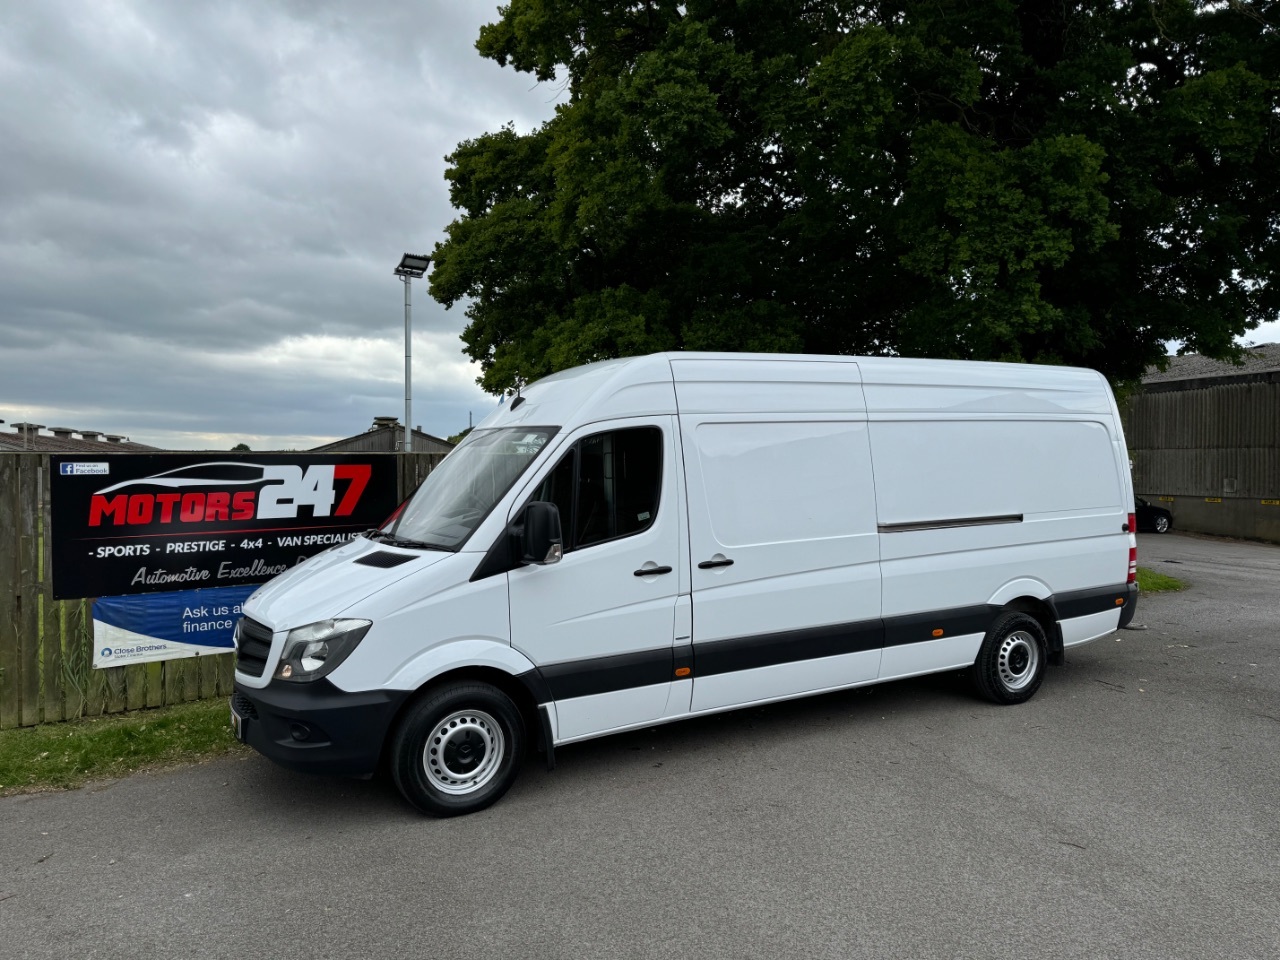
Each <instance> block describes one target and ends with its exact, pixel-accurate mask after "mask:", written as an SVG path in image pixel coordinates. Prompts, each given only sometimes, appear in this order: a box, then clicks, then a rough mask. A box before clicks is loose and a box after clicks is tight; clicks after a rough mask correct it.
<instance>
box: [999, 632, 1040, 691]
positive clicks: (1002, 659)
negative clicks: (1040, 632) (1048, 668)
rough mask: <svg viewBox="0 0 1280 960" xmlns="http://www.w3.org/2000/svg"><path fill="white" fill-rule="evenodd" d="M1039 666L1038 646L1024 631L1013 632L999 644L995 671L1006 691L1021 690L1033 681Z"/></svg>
mask: <svg viewBox="0 0 1280 960" xmlns="http://www.w3.org/2000/svg"><path fill="white" fill-rule="evenodd" d="M1039 666H1040V644H1038V643H1037V642H1036V638H1035V637H1033V636H1032V635H1031V634H1029V633H1027V632H1026V631H1025V630H1015V631H1014V632H1013V633H1011V634H1009V636H1007V637H1005V638H1004V640H1003V642H1001V644H1000V653H999V654H998V656H997V658H996V669H997V670H998V671H999V673H1000V682H1001V683H1002V684H1004V686H1005V689H1006V690H1021V689H1023V688H1024V687H1026V686H1027V685H1028V684H1030V683H1031V681H1032V680H1034V679H1035V676H1036V670H1037V669H1038V668H1039Z"/></svg>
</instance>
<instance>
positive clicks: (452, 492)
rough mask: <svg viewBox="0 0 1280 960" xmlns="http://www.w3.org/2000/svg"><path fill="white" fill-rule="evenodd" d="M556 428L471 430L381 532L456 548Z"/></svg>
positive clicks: (416, 543)
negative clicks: (389, 524)
mask: <svg viewBox="0 0 1280 960" xmlns="http://www.w3.org/2000/svg"><path fill="white" fill-rule="evenodd" d="M555 433H556V428H555V427H504V428H502V429H499V430H473V431H472V432H471V433H470V434H469V435H468V436H467V438H466V439H465V440H463V441H462V443H460V444H459V445H458V446H457V447H456V448H455V449H453V450H452V451H450V453H449V455H448V456H447V457H445V458H444V460H443V461H442V462H441V464H440V466H438V467H436V468H435V469H434V470H432V471H431V473H429V474H428V475H427V479H425V480H424V481H422V486H420V487H419V488H418V490H417V492H416V493H414V495H413V496H412V497H410V498H409V501H408V502H407V503H406V504H405V505H404V509H403V510H401V511H400V515H399V516H398V517H396V519H395V521H394V522H393V523H392V524H391V526H390V527H389V528H386V529H384V530H383V532H382V536H386V537H389V538H394V539H395V540H397V541H401V542H402V544H403V545H404V546H414V547H421V548H426V549H436V550H457V549H458V548H459V547H461V546H462V544H463V542H464V541H465V540H466V539H467V538H468V537H469V536H471V534H472V532H473V531H474V530H475V529H476V527H478V526H480V522H481V521H482V520H484V518H485V517H487V516H488V515H489V511H490V510H492V509H493V508H494V505H495V504H497V502H498V501H499V500H501V499H502V497H503V495H504V494H505V493H506V492H507V491H508V490H510V489H511V485H512V484H513V483H515V482H516V479H517V478H518V477H519V476H520V475H521V474H522V473H524V471H525V470H526V469H528V466H529V464H531V463H532V462H533V461H534V460H535V459H536V458H537V456H538V454H539V453H541V452H542V450H543V448H544V447H545V446H546V445H547V441H548V440H550V439H551V438H552V437H553V436H555Z"/></svg>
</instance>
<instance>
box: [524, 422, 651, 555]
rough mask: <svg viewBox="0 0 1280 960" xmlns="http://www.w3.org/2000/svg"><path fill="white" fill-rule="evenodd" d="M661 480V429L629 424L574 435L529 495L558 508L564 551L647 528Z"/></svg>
mask: <svg viewBox="0 0 1280 960" xmlns="http://www.w3.org/2000/svg"><path fill="white" fill-rule="evenodd" d="M661 485H662V431H661V430H659V429H658V428H657V427H632V428H629V429H626V430H610V431H608V432H606V433H597V434H594V435H593V436H590V437H585V438H583V439H582V440H580V441H578V443H577V444H575V445H574V447H573V449H572V450H570V451H569V452H568V453H567V454H565V456H564V457H563V459H561V461H560V462H559V463H558V464H557V465H556V468H555V469H554V470H553V471H551V473H550V474H548V476H547V477H546V479H544V480H543V481H542V483H541V484H540V485H539V487H538V490H537V492H535V493H534V496H533V499H535V500H545V501H548V502H550V503H554V504H555V505H556V506H557V507H558V508H559V509H560V525H561V528H562V530H563V532H564V541H565V543H564V548H565V551H566V552H568V551H570V550H576V549H579V548H581V547H588V546H591V545H592V544H595V543H603V542H605V541H606V540H616V539H618V538H620V537H627V536H631V535H632V534H635V533H640V532H641V531H643V530H647V529H648V528H649V527H650V526H651V525H652V524H653V518H654V517H655V516H656V515H657V513H658V493H659V490H660V489H661Z"/></svg>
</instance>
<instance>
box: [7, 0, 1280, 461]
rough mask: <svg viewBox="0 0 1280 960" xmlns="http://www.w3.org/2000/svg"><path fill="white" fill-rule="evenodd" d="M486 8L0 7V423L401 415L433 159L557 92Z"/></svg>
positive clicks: (200, 433)
mask: <svg viewBox="0 0 1280 960" xmlns="http://www.w3.org/2000/svg"><path fill="white" fill-rule="evenodd" d="M495 18H496V3H494V2H493V0H488V2H486V0H404V2H400V3H394V4H392V3H381V4H369V3H356V2H354V0H350V2H349V0H220V2H218V3H175V2H172V0H38V2H37V0H0V419H4V420H6V421H8V423H9V424H12V423H14V422H18V421H35V422H37V423H42V424H46V425H48V426H67V427H71V428H74V429H93V430H99V431H104V432H107V433H119V434H124V435H127V436H129V437H130V438H131V439H134V440H137V441H139V442H142V443H150V444H154V445H156V446H160V447H167V448H174V449H198V448H207V449H228V448H230V447H231V446H233V445H234V444H236V443H239V442H245V443H248V444H249V445H250V446H251V447H253V448H254V449H272V448H276V449H279V448H305V447H311V446H315V445H317V444H319V443H322V442H324V441H326V440H330V439H335V438H338V437H342V436H347V435H350V434H354V433H358V432H360V431H362V430H364V429H366V428H367V427H368V426H369V425H370V423H371V421H372V418H373V417H374V416H376V415H401V414H402V413H403V410H404V399H403V398H404V393H403V364H404V340H403V336H404V327H403V323H404V313H403V287H402V285H401V284H400V283H399V281H397V280H396V279H395V277H393V276H392V273H391V271H392V268H393V267H394V266H395V264H396V263H397V262H398V261H399V258H400V255H401V254H402V253H403V252H405V251H406V250H408V251H414V252H429V251H430V250H431V248H432V247H433V246H434V244H435V243H436V241H437V240H439V239H441V237H442V235H443V228H444V227H445V225H446V224H448V223H449V221H450V220H451V219H453V211H452V209H451V208H450V206H449V203H448V197H447V192H446V185H445V182H444V179H443V173H444V167H445V164H444V159H443V158H444V156H445V154H447V153H449V152H450V151H451V150H452V149H453V148H454V146H455V145H456V144H457V143H458V142H460V141H461V140H464V139H467V138H470V137H474V136H476V135H478V134H480V133H482V132H485V131H489V130H495V129H497V128H498V127H500V126H502V125H503V124H505V123H513V124H515V126H516V128H517V129H518V130H521V131H525V130H529V129H531V128H532V127H534V126H536V125H537V124H539V123H540V122H542V121H543V120H545V119H547V118H549V117H550V116H551V115H552V112H553V111H554V108H555V103H556V100H557V98H558V96H560V91H559V89H558V88H557V86H556V85H555V84H542V85H539V84H536V83H535V82H534V81H533V79H532V78H530V77H529V76H527V75H524V74H517V73H516V72H514V71H513V70H510V69H503V68H500V67H499V66H497V64H495V63H493V62H491V61H488V60H483V59H481V58H480V57H479V55H478V54H476V52H475V49H474V43H475V38H476V36H477V32H478V28H479V26H480V24H481V23H483V22H485V21H487V20H492V19H495ZM414 301H415V310H414V330H415V336H414V351H413V352H414V418H413V419H414V422H415V423H417V424H421V425H422V427H423V428H424V429H426V430H427V431H428V432H429V433H433V434H436V435H438V436H447V435H449V434H452V433H456V432H458V431H459V430H460V429H462V428H463V427H465V426H466V425H467V417H468V413H469V412H473V413H474V414H475V417H476V419H477V420H479V419H480V418H481V417H482V416H483V415H484V414H485V413H486V412H488V411H489V410H490V409H492V407H493V404H494V401H493V399H492V398H490V397H487V396H486V395H485V394H483V393H482V392H481V391H480V390H479V389H478V388H477V387H476V386H475V377H476V371H475V370H473V369H471V368H470V367H469V366H468V364H467V363H466V362H465V360H464V358H463V356H462V352H461V345H460V342H459V340H458V334H459V332H460V330H461V328H462V326H463V317H462V315H461V310H460V309H455V310H453V311H450V312H446V311H445V310H443V309H442V308H441V307H440V306H439V305H437V304H436V303H435V302H434V301H432V300H431V299H430V298H429V297H428V296H427V293H426V286H425V284H424V283H419V284H417V285H416V287H415V296H414ZM1277 326H1280V325H1277V324H1268V325H1266V327H1267V328H1266V329H1259V330H1258V331H1254V332H1253V333H1251V334H1250V336H1249V338H1248V339H1250V340H1253V341H1255V342H1264V341H1268V340H1276V339H1280V330H1277V329H1275V328H1277ZM0 429H4V430H9V429H11V427H9V426H8V425H6V426H5V427H3V428H0Z"/></svg>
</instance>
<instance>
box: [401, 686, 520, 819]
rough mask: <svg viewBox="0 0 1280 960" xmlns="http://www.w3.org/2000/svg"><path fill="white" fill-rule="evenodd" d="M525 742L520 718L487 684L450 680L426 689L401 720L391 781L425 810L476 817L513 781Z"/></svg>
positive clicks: (433, 813) (445, 814)
mask: <svg viewBox="0 0 1280 960" xmlns="http://www.w3.org/2000/svg"><path fill="white" fill-rule="evenodd" d="M524 745H525V729H524V720H523V719H521V716H520V711H519V709H517V707H516V705H515V704H514V703H512V702H511V698H510V697H508V696H507V695H506V694H505V693H503V692H502V691H501V690H499V689H498V688H497V687H493V686H490V685H489V684H487V683H476V682H467V683H452V684H448V685H447V686H443V687H439V688H437V689H435V690H430V691H428V692H427V693H426V694H424V695H423V696H422V697H421V698H420V699H419V700H418V701H417V702H416V703H414V704H413V705H412V706H411V707H410V708H409V710H408V712H406V713H405V715H404V716H403V717H402V718H401V720H400V723H399V724H398V725H397V726H396V730H395V734H394V736H393V738H392V741H391V776H392V779H393V780H395V784H396V787H397V788H398V789H399V790H400V793H401V794H403V795H404V798H405V799H406V800H408V801H409V802H410V803H411V804H413V805H414V806H415V807H417V808H418V809H419V810H421V811H422V812H423V813H428V814H431V815H432V816H437V817H456V816H459V815H460V814H464V813H475V812H476V811H477V810H483V809H484V808H485V807H487V806H489V805H490V804H492V803H494V802H495V801H497V800H498V799H499V798H500V797H501V796H502V795H503V794H504V793H506V792H507V790H508V789H509V788H510V787H511V784H512V783H514V782H515V779H516V774H517V773H519V772H520V761H521V759H522V758H523V757H524Z"/></svg>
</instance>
